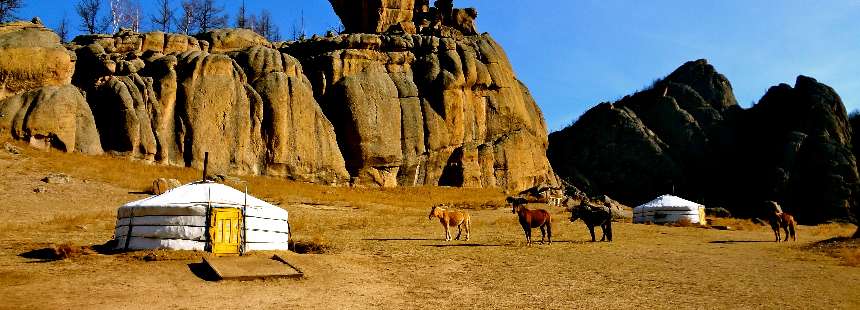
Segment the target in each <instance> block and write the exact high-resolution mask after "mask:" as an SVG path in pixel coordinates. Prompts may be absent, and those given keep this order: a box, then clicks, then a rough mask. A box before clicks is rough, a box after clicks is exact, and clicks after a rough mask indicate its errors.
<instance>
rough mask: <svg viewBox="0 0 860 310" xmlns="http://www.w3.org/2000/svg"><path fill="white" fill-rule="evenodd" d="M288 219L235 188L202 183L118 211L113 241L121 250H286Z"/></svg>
mask: <svg viewBox="0 0 860 310" xmlns="http://www.w3.org/2000/svg"><path fill="white" fill-rule="evenodd" d="M288 215H289V214H288V213H287V211H286V210H284V209H281V208H279V207H277V206H274V205H272V204H269V203H267V202H265V201H262V200H260V199H258V198H255V197H253V196H249V195H247V194H246V193H243V192H241V191H238V190H236V189H234V188H232V187H229V186H226V185H223V184H218V183H214V182H209V181H205V182H202V181H201V182H195V183H191V184H186V185H183V186H180V187H177V188H174V189H171V190H169V191H167V192H166V193H164V194H161V195H157V196H152V197H149V198H146V199H142V200H138V201H135V202H130V203H128V204H126V205H124V206H122V207H120V208H119V210H118V211H117V221H116V229H115V230H114V240H115V241H116V244H117V249H118V250H145V249H169V250H196V251H208V252H212V253H215V254H225V255H226V254H241V253H244V252H246V251H254V250H287V249H288V242H289V239H290V225H289V216H288Z"/></svg>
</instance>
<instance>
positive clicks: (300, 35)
mask: <svg viewBox="0 0 860 310" xmlns="http://www.w3.org/2000/svg"><path fill="white" fill-rule="evenodd" d="M291 32H292V33H291V34H292V37H291V38H290V39H292V40H304V39H305V36H306V33H305V11H304V10H302V13H301V15H299V19H298V20H297V21H296V22H295V23H293V29H292V31H291Z"/></svg>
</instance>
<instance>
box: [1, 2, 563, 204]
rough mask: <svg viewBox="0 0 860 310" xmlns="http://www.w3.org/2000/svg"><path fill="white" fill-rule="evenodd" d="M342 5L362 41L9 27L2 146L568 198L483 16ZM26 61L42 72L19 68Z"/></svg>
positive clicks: (230, 32) (221, 169) (327, 179)
mask: <svg viewBox="0 0 860 310" xmlns="http://www.w3.org/2000/svg"><path fill="white" fill-rule="evenodd" d="M331 3H332V6H333V7H334V9H335V10H336V12H337V13H338V15H340V16H341V18H342V19H343V22H344V25H346V27H347V31H348V32H350V33H348V34H339V35H338V34H334V33H330V34H328V35H327V36H326V37H324V38H322V37H319V36H314V37H313V38H312V39H310V40H301V41H299V42H278V43H271V42H268V41H266V39H265V38H263V37H261V36H259V35H257V34H255V33H254V32H252V31H249V30H245V29H216V30H212V31H209V32H206V33H201V34H198V35H196V36H187V35H180V34H167V33H162V32H150V33H135V32H131V31H128V30H125V29H122V30H120V31H119V32H118V33H116V34H114V35H86V36H80V37H77V38H75V39H74V40H73V42H72V43H71V44H69V45H68V46H67V48H68V49H69V50H70V51H71V52H70V51H68V50H67V49H66V48H64V47H63V46H62V45H59V40H58V38H57V36H56V35H54V34H53V33H51V32H50V31H48V30H46V29H45V28H44V27H42V26H39V25H34V24H29V23H19V24H13V25H4V26H2V27H0V38H2V39H0V42H2V44H0V48H3V51H4V53H3V54H0V86H2V88H0V99H3V98H4V97H9V98H6V99H5V100H3V101H2V105H0V107H2V110H0V111H2V113H3V114H0V133H2V132H3V131H8V132H9V133H10V134H11V135H12V136H14V137H15V138H18V139H30V140H33V139H35V140H34V144H40V145H48V146H51V147H55V148H59V149H63V150H67V151H82V152H86V153H99V152H101V151H102V148H104V151H107V152H110V153H111V154H114V155H117V156H127V157H131V158H136V159H141V160H145V161H149V162H153V163H158V164H164V165H177V166H188V167H197V168H201V167H202V165H203V158H204V154H205V153H209V161H210V163H209V168H210V169H211V170H212V172H213V173H221V174H226V173H232V174H264V175H271V176H278V177H285V178H291V179H296V180H301V181H308V182H317V183H324V184H347V183H349V184H353V185H359V186H383V187H392V186H416V185H442V186H465V187H498V188H502V189H505V190H508V191H511V192H519V191H521V190H524V189H527V188H531V187H534V186H536V185H550V186H557V178H556V176H555V174H554V172H553V171H552V169H551V168H550V166H549V161H548V160H547V158H546V155H545V152H546V148H547V135H546V125H545V123H544V120H543V117H542V115H541V112H540V110H539V109H538V107H537V104H536V103H535V102H534V100H533V99H532V97H531V95H530V94H529V92H528V89H527V88H526V87H525V86H524V85H522V83H520V82H519V81H518V80H517V79H516V77H515V76H514V73H513V69H512V68H511V64H510V62H509V61H508V59H507V57H506V56H505V54H504V51H503V50H502V49H501V47H500V46H499V45H498V44H497V43H496V42H495V41H494V40H493V39H492V38H491V37H490V36H489V35H488V34H484V35H477V31H476V29H475V24H474V21H475V18H476V17H477V11H476V10H474V9H455V8H454V6H453V2H452V1H450V0H448V1H444V0H440V1H436V2H435V3H434V6H433V7H430V5H429V2H428V1H426V0H424V1H417V2H416V1H414V0H404V1H394V0H385V1H382V0H366V1H337V0H332V1H331ZM416 20H419V21H421V22H422V23H425V24H422V25H421V27H420V29H419V28H417V27H416V26H415V21H416ZM419 33H420V34H419ZM25 36H26V37H25ZM27 53H29V54H35V55H36V56H35V57H36V60H38V61H39V62H38V63H39V64H40V65H39V66H27V65H24V64H23V63H22V62H20V60H16V59H12V58H10V57H7V55H19V56H20V55H24V54H27ZM16 61H17V62H16ZM70 83H72V84H73V85H74V86H72V85H70ZM78 89H81V90H83V91H78ZM59 98H62V100H60V99H59ZM99 133H100V134H99Z"/></svg>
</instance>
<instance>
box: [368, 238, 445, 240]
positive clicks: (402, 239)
mask: <svg viewBox="0 0 860 310" xmlns="http://www.w3.org/2000/svg"><path fill="white" fill-rule="evenodd" d="M361 240H364V241H433V240H440V239H431V238H367V239H361Z"/></svg>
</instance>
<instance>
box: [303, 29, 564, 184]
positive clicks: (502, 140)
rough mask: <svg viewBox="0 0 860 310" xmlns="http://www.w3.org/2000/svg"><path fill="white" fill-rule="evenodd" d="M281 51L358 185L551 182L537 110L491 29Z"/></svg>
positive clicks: (347, 39) (332, 40) (366, 38)
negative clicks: (293, 62)
mask: <svg viewBox="0 0 860 310" xmlns="http://www.w3.org/2000/svg"><path fill="white" fill-rule="evenodd" d="M286 50H287V51H288V53H290V54H291V55H294V56H296V57H298V58H299V59H301V60H302V62H303V64H304V65H305V66H304V68H305V70H306V72H307V73H308V76H309V77H310V80H311V83H312V84H313V85H314V89H315V90H316V91H315V93H314V94H315V96H316V97H317V100H318V101H319V102H320V103H321V105H322V106H323V110H324V111H325V112H326V115H330V116H331V117H332V123H334V125H335V129H336V132H337V137H338V142H339V145H340V147H341V150H342V151H343V154H344V158H345V160H346V163H347V164H346V166H347V169H348V170H349V171H350V174H351V176H353V177H354V178H355V180H354V182H355V183H357V184H370V185H382V186H394V185H402V186H412V185H448V186H466V187H501V188H506V189H508V190H511V191H517V192H519V191H521V190H524V189H527V188H531V187H533V186H535V185H538V184H551V185H554V184H556V181H555V177H554V173H553V171H552V169H551V168H550V167H549V163H548V161H547V160H546V156H545V148H546V143H547V140H546V139H547V137H546V134H545V133H546V125H545V123H544V120H543V117H542V115H541V113H540V110H539V109H538V107H537V105H536V104H535V102H534V100H533V99H532V98H531V95H530V94H529V92H528V90H527V89H526V88H525V86H523V85H522V84H521V83H520V82H519V81H518V80H517V79H516V78H515V76H514V74H513V70H512V68H511V65H510V63H509V62H508V60H507V57H506V56H505V54H504V52H503V51H502V49H501V48H500V47H499V46H498V44H497V43H496V42H495V41H494V40H493V39H492V38H491V37H490V36H489V35H486V34H485V35H481V36H464V37H459V38H451V37H437V36H426V35H406V34H403V35H397V34H390V35H376V34H349V35H340V36H336V37H329V38H318V39H317V40H311V41H306V42H300V43H296V44H293V45H289V46H288V47H286ZM392 121H393V122H392ZM398 121H399V123H398Z"/></svg>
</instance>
